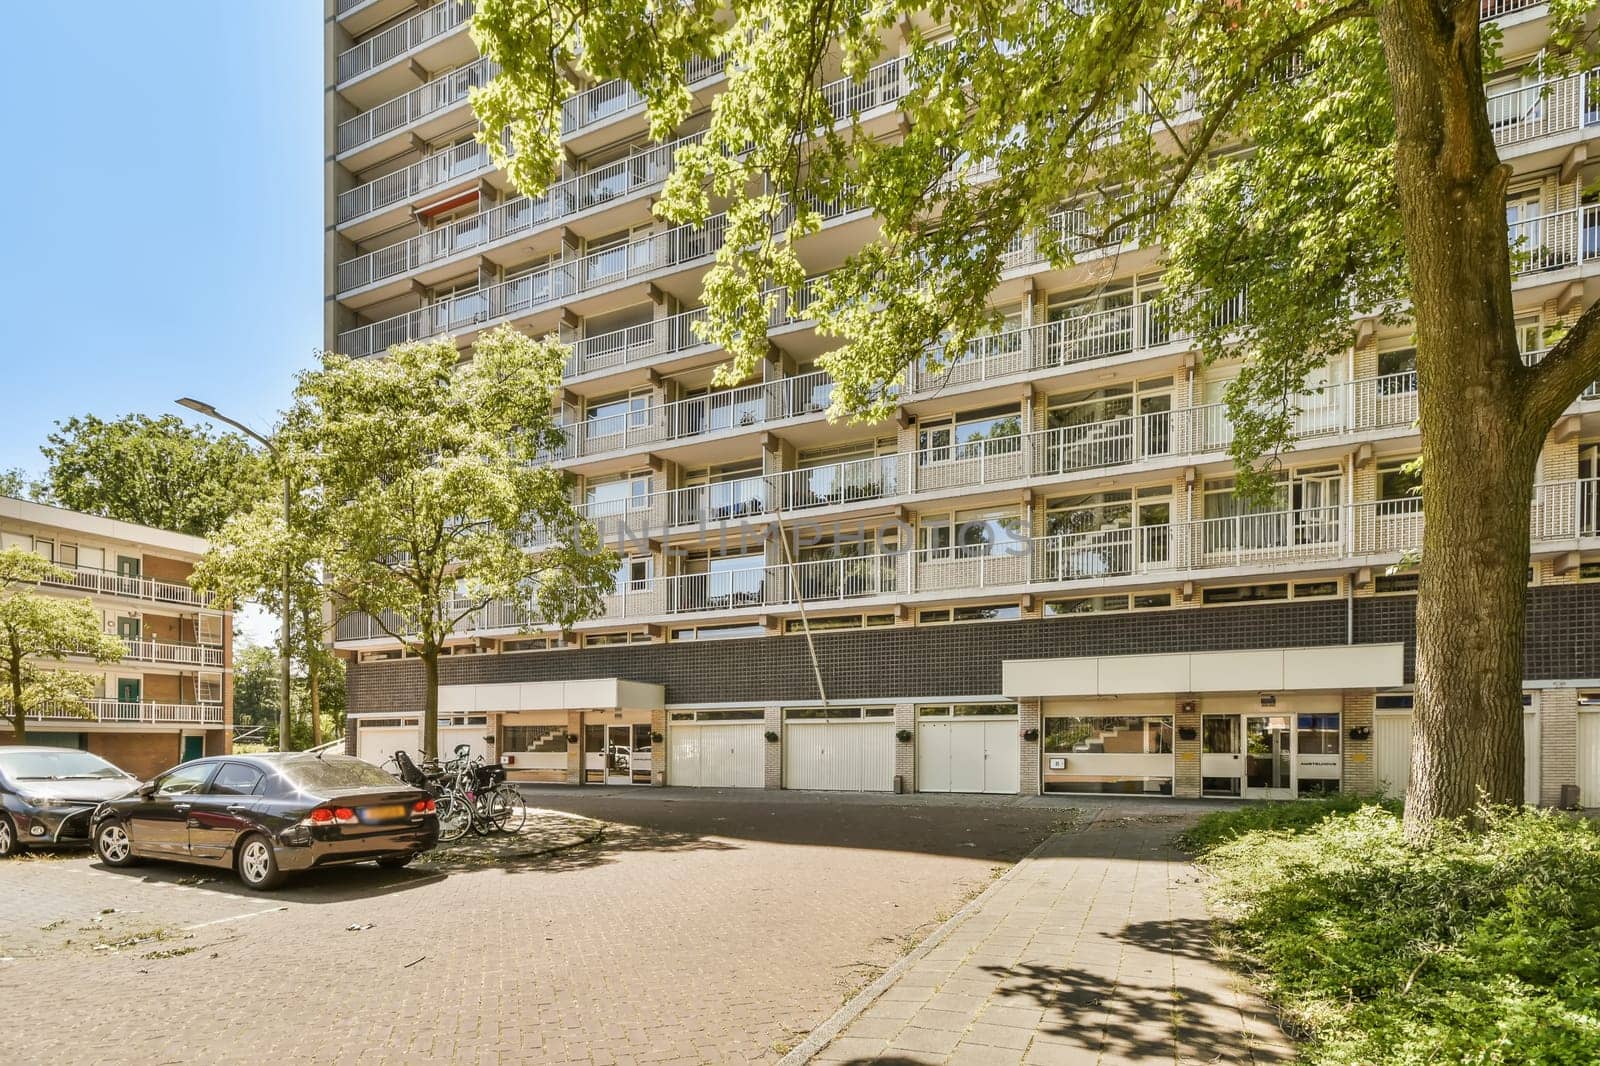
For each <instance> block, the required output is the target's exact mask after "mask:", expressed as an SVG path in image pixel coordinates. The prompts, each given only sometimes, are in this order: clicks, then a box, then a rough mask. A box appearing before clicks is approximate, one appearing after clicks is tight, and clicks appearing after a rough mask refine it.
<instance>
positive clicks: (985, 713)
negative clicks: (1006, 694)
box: [917, 703, 1017, 718]
mask: <svg viewBox="0 0 1600 1066" xmlns="http://www.w3.org/2000/svg"><path fill="white" fill-rule="evenodd" d="M1016 713H1017V705H1016V704H1014V703H942V704H934V705H933V706H930V707H918V708H917V717H918V718H1013V717H1015V716H1016Z"/></svg>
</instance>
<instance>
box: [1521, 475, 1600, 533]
mask: <svg viewBox="0 0 1600 1066" xmlns="http://www.w3.org/2000/svg"><path fill="white" fill-rule="evenodd" d="M1532 529H1533V532H1532V537H1533V540H1534V541H1535V542H1539V541H1565V540H1576V539H1578V538H1581V537H1600V477H1588V478H1577V479H1574V480H1572V481H1546V482H1542V483H1540V484H1538V485H1535V486H1534V488H1533V515H1532Z"/></svg>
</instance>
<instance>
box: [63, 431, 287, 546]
mask: <svg viewBox="0 0 1600 1066" xmlns="http://www.w3.org/2000/svg"><path fill="white" fill-rule="evenodd" d="M40 451H42V452H43V453H44V456H45V459H46V461H47V462H48V464H49V466H48V468H47V470H46V471H45V475H44V478H43V480H42V485H43V487H44V489H45V490H46V492H47V495H48V498H49V500H50V502H52V503H56V504H59V505H60V506H62V507H66V508H69V509H71V510H74V511H82V512H84V513H86V514H97V515H104V516H105V517H107V518H115V519H119V520H121V521H124V522H137V523H138V524H140V525H145V526H152V527H154V528H156V529H167V530H172V531H174V532H178V533H188V534H190V535H192V536H197V537H203V536H206V535H207V534H209V533H211V532H213V531H215V530H216V529H217V528H218V527H220V526H221V525H222V523H223V521H224V520H225V519H226V518H227V517H228V516H229V515H230V514H232V513H233V512H234V511H235V510H237V509H238V508H239V506H240V504H241V501H244V500H248V499H251V498H253V497H254V496H255V495H256V494H257V493H258V492H259V490H260V488H261V485H262V482H263V479H264V478H265V476H266V471H265V469H264V462H263V460H262V459H261V457H260V456H259V455H258V454H257V453H256V452H255V451H254V450H253V449H252V448H251V446H250V443H249V441H247V440H246V439H245V438H244V437H242V436H240V435H239V434H237V433H214V432H213V431H212V430H211V428H210V427H209V426H193V425H190V424H188V423H187V422H184V421H183V420H182V419H180V418H178V417H177V416H175V415H162V416H160V417H158V418H151V417H150V416H149V415H141V414H132V415H125V416H124V417H122V418H118V419H113V420H109V421H108V420H105V419H101V418H97V417H96V416H94V415H84V416H83V417H81V418H70V419H68V420H67V421H66V422H64V423H62V422H58V423H56V430H55V432H53V433H51V434H50V436H49V438H48V439H47V442H46V443H45V444H44V446H43V447H41V448H40Z"/></svg>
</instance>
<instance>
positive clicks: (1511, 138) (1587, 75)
mask: <svg viewBox="0 0 1600 1066" xmlns="http://www.w3.org/2000/svg"><path fill="white" fill-rule="evenodd" d="M1597 74H1600V72H1597V71H1594V70H1584V71H1579V72H1578V73H1576V74H1569V75H1567V76H1565V77H1561V78H1550V79H1547V80H1544V81H1539V82H1534V83H1532V84H1529V85H1519V86H1517V87H1516V88H1513V89H1507V90H1505V91H1503V92H1497V93H1494V94H1492V95H1491V96H1489V98H1488V107H1489V128H1490V129H1491V130H1493V131H1494V143H1495V144H1498V145H1508V144H1516V143H1518V142H1521V141H1527V140H1532V139H1534V138H1536V137H1548V136H1550V135H1551V134H1555V133H1565V132H1567V131H1568V130H1576V129H1582V128H1584V127H1586V126H1595V125H1600V98H1597V94H1600V78H1597V76H1596V75H1597Z"/></svg>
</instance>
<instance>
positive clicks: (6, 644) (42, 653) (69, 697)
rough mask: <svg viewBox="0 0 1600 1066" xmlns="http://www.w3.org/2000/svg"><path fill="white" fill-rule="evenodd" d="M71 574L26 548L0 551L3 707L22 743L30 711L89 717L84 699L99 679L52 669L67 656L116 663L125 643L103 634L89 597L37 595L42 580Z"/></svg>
mask: <svg viewBox="0 0 1600 1066" xmlns="http://www.w3.org/2000/svg"><path fill="white" fill-rule="evenodd" d="M71 576H72V575H71V574H69V573H67V572H66V571H65V570H62V569H61V568H60V567H57V566H55V565H54V564H52V563H50V562H48V561H46V560H44V559H41V558H40V557H39V556H37V555H35V554H33V553H32V552H30V551H26V550H25V549H22V548H6V549H4V550H3V551H0V704H3V705H4V709H5V711H6V713H7V716H8V717H9V718H10V720H11V723H10V724H11V731H12V734H13V735H14V737H15V738H16V740H17V741H18V742H19V743H20V742H22V741H23V740H25V739H26V736H27V716H28V713H29V712H31V711H34V710H37V709H39V708H41V707H44V706H45V705H57V706H59V707H62V708H64V709H67V710H74V709H80V710H82V711H83V713H87V710H86V708H84V706H83V701H84V700H85V699H87V698H88V697H89V696H90V695H92V694H93V692H94V681H93V679H91V678H90V677H89V676H88V675H87V674H84V673H82V672H80V671H77V670H70V669H65V668H61V667H54V666H49V665H47V664H48V663H59V662H62V661H64V660H65V659H66V657H67V656H68V655H81V656H87V657H88V658H90V659H93V660H94V661H95V662H100V663H109V662H116V661H118V660H119V659H121V658H122V656H123V654H124V653H125V652H126V650H127V649H126V647H125V646H124V645H123V643H122V641H121V640H119V639H117V638H116V637H114V636H109V635H107V634H106V633H104V632H102V630H101V626H100V612H99V611H97V610H95V609H94V607H93V606H92V605H91V604H90V602H89V600H88V599H68V598H65V597H62V596H52V595H46V594H43V593H40V592H37V591H35V590H36V587H37V585H38V584H39V582H41V581H47V580H56V581H67V580H70V579H71Z"/></svg>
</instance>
